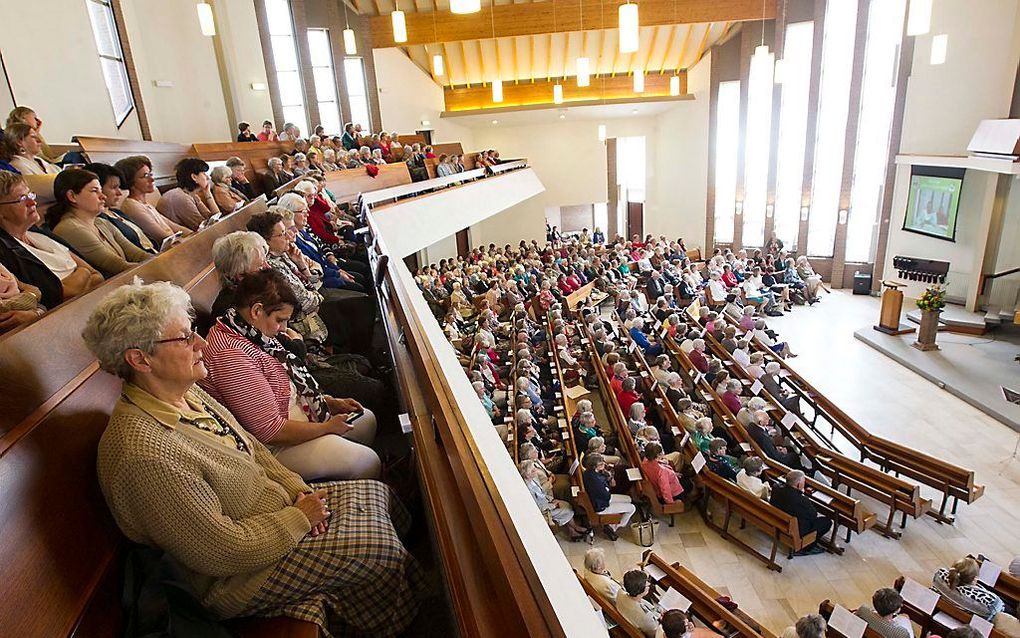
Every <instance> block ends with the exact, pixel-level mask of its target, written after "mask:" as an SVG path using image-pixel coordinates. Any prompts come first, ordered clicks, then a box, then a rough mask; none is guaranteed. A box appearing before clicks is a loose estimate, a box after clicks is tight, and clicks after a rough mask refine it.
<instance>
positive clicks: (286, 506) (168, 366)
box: [82, 282, 424, 637]
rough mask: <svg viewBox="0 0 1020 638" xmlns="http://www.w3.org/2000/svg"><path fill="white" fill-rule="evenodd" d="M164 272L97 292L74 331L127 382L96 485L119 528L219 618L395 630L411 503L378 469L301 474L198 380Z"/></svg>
mask: <svg viewBox="0 0 1020 638" xmlns="http://www.w3.org/2000/svg"><path fill="white" fill-rule="evenodd" d="M191 315H192V308H191V303H190V300H189V299H188V294H187V293H186V292H185V291H184V290H182V289H181V288H178V287H177V286H174V285H173V284H170V283H167V282H159V283H154V284H149V285H142V284H130V285H125V286H121V287H119V288H117V289H116V290H115V291H113V292H112V293H111V294H110V295H108V296H107V297H106V298H104V299H103V300H102V301H101V302H100V303H99V305H98V306H97V307H96V309H95V311H94V312H93V313H92V316H91V317H90V318H89V320H88V322H87V324H86V326H85V330H84V331H83V333H82V336H83V338H84V339H85V343H86V344H87V345H88V347H89V349H90V350H91V351H92V353H93V354H95V356H96V357H97V358H98V359H99V364H100V366H101V367H102V368H103V370H105V371H107V372H109V373H111V374H115V375H117V376H119V377H120V378H121V379H122V380H123V387H122V390H121V398H120V400H119V401H118V402H117V404H116V406H115V407H114V409H113V413H112V415H111V416H110V422H109V425H108V426H107V427H106V430H105V431H104V432H103V436H102V438H101V440H100V442H99V450H98V455H97V462H96V466H97V467H96V469H97V474H98V478H99V484H100V487H101V488H102V490H103V495H104V497H105V498H106V502H107V504H108V505H109V508H110V511H111V512H112V513H113V517H114V519H115V520H116V522H117V525H118V526H119V527H120V529H121V531H123V532H124V534H125V535H126V536H127V537H128V538H130V539H131V540H132V541H134V542H136V543H141V544H144V545H148V546H150V547H155V548H158V549H161V550H163V551H165V552H166V553H167V554H168V555H170V556H171V557H173V559H174V560H175V561H176V562H177V563H178V564H179V565H181V566H182V567H183V569H184V573H185V578H186V579H187V581H188V583H189V584H190V586H191V588H192V590H193V592H194V596H195V598H196V599H197V600H198V602H199V603H200V604H202V605H203V606H204V607H206V608H207V609H209V610H210V611H212V612H213V613H214V614H215V615H216V616H217V617H219V618H233V617H238V616H278V615H286V616H291V617H296V618H301V619H304V620H312V621H314V622H316V623H317V624H319V625H320V626H321V627H323V628H324V629H327V630H330V631H333V632H340V631H343V632H348V631H351V632H355V633H357V634H358V635H365V636H377V637H390V636H394V635H397V634H399V633H400V632H401V631H403V630H404V628H406V627H407V626H408V624H410V622H411V620H412V619H413V618H414V616H415V613H416V612H417V608H418V599H419V592H420V591H421V589H422V585H423V584H424V583H423V579H422V575H421V571H420V568H419V567H418V564H417V563H416V561H415V559H414V557H412V556H411V555H410V553H408V551H407V550H406V549H405V548H404V546H403V544H402V543H401V541H400V538H399V537H398V531H397V530H398V529H402V531H406V526H407V524H408V523H409V517H408V515H407V511H406V510H405V509H404V508H403V507H402V505H401V504H400V502H399V501H398V500H397V499H396V497H395V496H393V495H392V493H391V492H390V490H389V488H387V487H386V485H384V484H383V483H380V482H378V481H373V480H359V481H345V482H339V483H322V484H318V485H308V484H307V483H306V482H305V481H303V480H302V479H301V477H300V476H298V475H297V474H295V473H293V472H291V471H290V470H288V469H286V468H285V467H284V466H283V465H281V464H280V462H279V461H277V459H276V458H275V457H274V456H273V454H272V453H271V452H270V451H269V450H268V449H267V448H266V447H265V446H264V445H263V444H262V443H260V442H259V440H258V439H257V438H255V436H253V435H252V434H250V433H248V432H247V431H245V430H244V429H243V428H242V427H241V426H240V425H239V424H238V422H237V420H236V419H235V418H234V416H233V415H232V414H231V413H230V412H229V411H228V410H227V408H225V407H224V406H223V405H221V404H220V403H219V402H217V401H216V400H215V399H214V398H213V397H211V396H210V395H209V394H207V393H206V392H205V391H204V390H202V389H201V388H200V387H198V386H197V385H196V382H197V381H199V380H201V379H203V378H204V377H205V376H206V374H207V370H206V363H205V361H203V355H202V349H203V347H205V345H206V344H205V341H204V340H203V339H202V338H201V337H200V336H198V335H197V334H196V333H194V332H193V330H192V328H191V320H192V316H191Z"/></svg>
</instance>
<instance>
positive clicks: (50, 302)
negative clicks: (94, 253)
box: [0, 171, 103, 308]
mask: <svg viewBox="0 0 1020 638" xmlns="http://www.w3.org/2000/svg"><path fill="white" fill-rule="evenodd" d="M39 221H40V219H39V211H38V209H37V208H36V206H35V193H33V192H32V191H31V190H29V188H28V185H27V184H26V183H25V179H24V178H23V177H22V176H21V175H18V174H16V173H10V172H8V171H0V263H2V264H3V265H4V266H5V267H6V268H7V270H8V271H10V273H11V274H12V275H13V276H14V277H15V278H16V279H17V280H18V281H19V282H21V283H23V284H28V285H30V286H34V287H35V288H37V289H38V290H39V292H40V294H41V298H40V301H41V302H42V305H43V306H44V307H46V308H54V307H56V306H58V305H59V304H60V303H61V302H63V301H64V300H67V299H70V298H72V297H77V296H78V295H80V294H83V293H85V292H88V291H89V290H91V289H92V288H94V287H96V286H98V285H99V284H101V283H102V282H103V276H102V275H101V274H100V273H99V271H98V270H96V269H95V268H93V267H92V266H90V265H89V264H88V263H87V262H86V261H85V260H83V259H82V258H81V257H79V256H77V255H75V254H74V253H73V252H71V251H70V250H69V249H68V248H67V246H65V245H64V244H62V243H60V242H58V241H56V240H54V239H53V238H51V237H50V236H49V235H48V234H46V233H45V232H43V231H42V230H41V229H39V228H37V227H36V225H37V224H38V223H39Z"/></svg>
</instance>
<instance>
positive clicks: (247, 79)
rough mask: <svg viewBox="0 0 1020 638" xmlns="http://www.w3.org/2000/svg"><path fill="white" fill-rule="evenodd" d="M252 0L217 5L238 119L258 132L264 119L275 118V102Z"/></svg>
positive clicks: (219, 0) (218, 26)
mask: <svg viewBox="0 0 1020 638" xmlns="http://www.w3.org/2000/svg"><path fill="white" fill-rule="evenodd" d="M254 7H255V5H254V3H253V2H252V0H217V1H216V3H215V4H213V10H214V12H215V14H216V29H217V34H218V35H219V37H220V38H221V39H222V42H223V57H224V66H225V67H226V72H227V73H226V76H227V83H228V85H229V90H230V94H231V98H232V100H231V101H232V102H233V110H234V114H235V119H236V121H231V122H230V126H231V130H232V132H233V134H234V136H236V134H237V129H236V128H234V127H236V125H237V122H238V121H245V122H248V123H249V124H251V126H252V130H254V131H258V130H259V128H260V127H261V126H262V120H271V119H273V104H272V101H271V99H270V97H269V88H268V86H269V85H268V82H267V80H266V64H265V61H264V60H263V58H262V41H261V40H260V39H259V25H258V20H257V19H256V17H255V8H254ZM253 83H258V84H262V85H264V86H266V87H267V88H266V89H265V90H263V91H256V90H254V89H252V88H251V85H252V84H253Z"/></svg>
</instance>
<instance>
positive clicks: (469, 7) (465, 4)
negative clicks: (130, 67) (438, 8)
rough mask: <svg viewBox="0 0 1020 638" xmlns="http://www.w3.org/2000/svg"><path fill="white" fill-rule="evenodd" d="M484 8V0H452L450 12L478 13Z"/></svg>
mask: <svg viewBox="0 0 1020 638" xmlns="http://www.w3.org/2000/svg"><path fill="white" fill-rule="evenodd" d="M481 10H482V0H450V13H460V14H464V13H478V12H479V11H481Z"/></svg>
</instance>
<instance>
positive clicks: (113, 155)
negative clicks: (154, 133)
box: [74, 135, 225, 189]
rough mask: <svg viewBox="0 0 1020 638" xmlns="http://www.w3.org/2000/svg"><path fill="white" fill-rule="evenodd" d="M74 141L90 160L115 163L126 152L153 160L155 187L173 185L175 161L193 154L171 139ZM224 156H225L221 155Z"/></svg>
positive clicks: (88, 138)
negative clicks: (165, 140)
mask: <svg viewBox="0 0 1020 638" xmlns="http://www.w3.org/2000/svg"><path fill="white" fill-rule="evenodd" d="M74 141H75V142H77V143H78V144H79V145H80V146H81V150H82V152H83V153H85V157H86V158H87V159H88V161H89V162H102V163H104V164H114V163H115V162H116V161H117V160H119V159H123V158H125V157H127V156H129V155H144V156H146V157H148V158H149V161H151V162H152V176H153V178H155V180H156V186H157V187H158V188H160V189H166V188H168V187H171V186H174V185H176V183H177V179H176V178H175V177H174V167H175V166H176V165H177V162H179V161H181V160H182V159H184V158H185V157H189V156H190V155H191V153H192V147H191V146H189V145H187V144H175V143H173V142H149V141H145V140H123V139H118V138H113V137H92V136H87V135H79V136H76V137H75V138H74ZM224 159H225V158H224Z"/></svg>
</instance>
